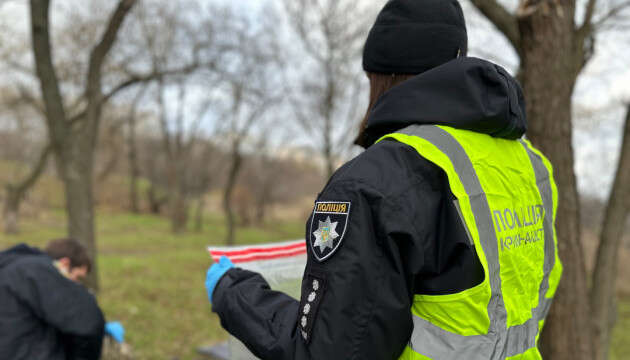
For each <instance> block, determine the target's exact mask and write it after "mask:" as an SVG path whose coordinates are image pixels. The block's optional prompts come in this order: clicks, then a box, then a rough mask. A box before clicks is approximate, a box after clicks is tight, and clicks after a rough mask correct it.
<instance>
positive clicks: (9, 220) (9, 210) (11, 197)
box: [2, 185, 20, 235]
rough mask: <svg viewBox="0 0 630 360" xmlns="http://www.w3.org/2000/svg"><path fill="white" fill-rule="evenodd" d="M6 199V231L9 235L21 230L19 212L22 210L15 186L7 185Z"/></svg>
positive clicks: (4, 217) (4, 215) (4, 212)
mask: <svg viewBox="0 0 630 360" xmlns="http://www.w3.org/2000/svg"><path fill="white" fill-rule="evenodd" d="M5 190H6V191H5V193H6V199H5V200H4V211H3V214H2V215H3V219H4V233H5V234H7V235H11V234H17V233H19V232H20V229H19V225H18V214H19V211H20V199H19V196H18V195H17V193H16V191H15V188H14V187H13V186H11V185H8V186H6V187H5Z"/></svg>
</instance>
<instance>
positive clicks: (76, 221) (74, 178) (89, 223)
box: [56, 149, 99, 289]
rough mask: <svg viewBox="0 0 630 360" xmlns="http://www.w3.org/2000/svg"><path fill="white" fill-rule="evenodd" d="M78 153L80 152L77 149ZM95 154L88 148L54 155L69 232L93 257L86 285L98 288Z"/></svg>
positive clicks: (91, 257)
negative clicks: (64, 201) (71, 153)
mask: <svg viewBox="0 0 630 360" xmlns="http://www.w3.org/2000/svg"><path fill="white" fill-rule="evenodd" d="M76 152H77V153H81V151H80V150H78V149H77V151H76ZM93 157H94V154H93V153H91V152H90V151H89V150H88V151H87V152H84V153H82V154H81V155H79V154H76V153H75V155H74V156H73V157H72V158H69V157H63V156H57V158H56V160H57V165H58V168H60V169H61V173H60V175H61V179H62V182H63V187H64V190H65V191H64V192H65V199H66V213H67V214H68V235H69V236H70V237H71V238H74V239H76V240H78V241H79V242H80V243H81V244H83V245H84V246H85V247H86V249H87V252H88V254H89V256H90V259H91V260H92V270H91V271H90V273H89V274H88V276H87V278H86V285H87V286H88V287H89V288H92V289H98V285H99V284H98V261H97V260H98V259H97V257H96V243H95V235H94V198H93V196H94V195H93V194H94V192H93V186H92V170H93V169H92V165H93Z"/></svg>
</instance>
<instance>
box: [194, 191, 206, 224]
mask: <svg viewBox="0 0 630 360" xmlns="http://www.w3.org/2000/svg"><path fill="white" fill-rule="evenodd" d="M205 207H206V199H205V197H204V196H203V195H201V196H200V197H199V199H198V200H197V209H196V210H195V231H196V232H202V231H203V212H204V209H205Z"/></svg>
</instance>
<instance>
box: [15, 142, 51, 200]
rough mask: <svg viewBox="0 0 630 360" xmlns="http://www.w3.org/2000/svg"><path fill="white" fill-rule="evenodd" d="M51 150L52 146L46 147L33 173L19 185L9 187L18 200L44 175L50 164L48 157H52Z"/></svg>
mask: <svg viewBox="0 0 630 360" xmlns="http://www.w3.org/2000/svg"><path fill="white" fill-rule="evenodd" d="M51 150H52V147H51V146H50V144H47V145H46V146H44V148H43V149H42V152H41V154H40V155H39V159H38V160H37V163H36V164H35V167H33V169H32V170H31V172H30V173H29V174H28V175H27V176H26V177H25V178H24V179H23V180H22V181H20V182H19V183H18V184H17V185H13V184H10V185H8V186H9V187H11V188H12V190H13V191H14V192H15V194H16V196H17V197H18V198H20V199H21V198H22V197H23V196H24V194H25V193H26V191H28V189H30V188H31V187H32V186H33V185H34V184H35V182H36V181H37V179H38V178H39V176H40V175H41V174H42V172H43V171H44V169H45V168H46V163H47V162H48V156H49V155H50V152H51Z"/></svg>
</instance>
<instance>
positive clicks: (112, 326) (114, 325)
mask: <svg viewBox="0 0 630 360" xmlns="http://www.w3.org/2000/svg"><path fill="white" fill-rule="evenodd" d="M105 334H107V335H109V336H111V337H112V338H114V340H116V342H117V343H119V344H122V343H123V342H124V341H125V328H124V327H123V326H122V324H121V323H119V322H118V321H111V322H108V323H107V324H105Z"/></svg>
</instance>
